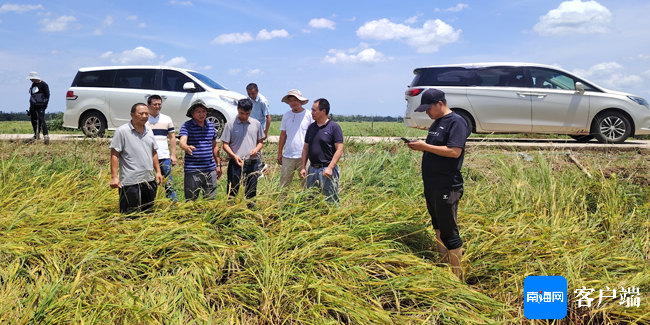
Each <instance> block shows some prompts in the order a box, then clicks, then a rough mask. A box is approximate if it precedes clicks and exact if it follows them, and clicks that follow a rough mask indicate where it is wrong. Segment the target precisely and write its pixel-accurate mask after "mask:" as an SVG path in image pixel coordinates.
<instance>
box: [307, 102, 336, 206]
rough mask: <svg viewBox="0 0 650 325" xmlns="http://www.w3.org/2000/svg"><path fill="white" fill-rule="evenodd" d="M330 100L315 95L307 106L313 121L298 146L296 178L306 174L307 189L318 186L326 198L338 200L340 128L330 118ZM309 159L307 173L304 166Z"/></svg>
mask: <svg viewBox="0 0 650 325" xmlns="http://www.w3.org/2000/svg"><path fill="white" fill-rule="evenodd" d="M329 114H330V103H329V102H328V101H327V99H324V98H319V99H317V100H316V101H315V102H314V105H312V107H311V115H312V117H313V119H314V121H315V122H314V123H312V124H311V125H309V128H307V133H306V134H305V145H304V146H303V149H302V168H301V169H300V177H302V178H305V177H307V188H310V187H312V186H320V188H321V190H322V191H323V194H325V197H326V200H327V201H329V202H336V203H338V202H339V167H338V166H337V165H336V164H337V163H338V162H339V159H340V158H341V155H342V154H343V131H341V127H340V126H339V125H338V124H336V122H333V121H330V119H329ZM307 159H309V163H310V166H309V174H308V173H307V170H306V169H305V168H306V165H307Z"/></svg>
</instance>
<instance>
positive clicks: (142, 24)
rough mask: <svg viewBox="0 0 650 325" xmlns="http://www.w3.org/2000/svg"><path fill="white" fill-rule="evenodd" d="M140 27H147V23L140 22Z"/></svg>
mask: <svg viewBox="0 0 650 325" xmlns="http://www.w3.org/2000/svg"><path fill="white" fill-rule="evenodd" d="M138 27H140V28H145V27H147V24H145V23H140V25H138Z"/></svg>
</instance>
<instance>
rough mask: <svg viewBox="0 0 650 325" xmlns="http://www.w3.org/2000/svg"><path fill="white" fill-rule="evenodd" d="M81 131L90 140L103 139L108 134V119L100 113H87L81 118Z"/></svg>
mask: <svg viewBox="0 0 650 325" xmlns="http://www.w3.org/2000/svg"><path fill="white" fill-rule="evenodd" d="M81 131H83V133H84V135H85V136H87V137H89V138H95V137H102V136H104V133H105V132H106V119H105V118H104V116H103V115H102V114H101V113H99V112H90V113H86V114H85V115H84V116H83V117H82V118H81Z"/></svg>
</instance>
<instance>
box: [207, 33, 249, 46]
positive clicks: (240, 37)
mask: <svg viewBox="0 0 650 325" xmlns="http://www.w3.org/2000/svg"><path fill="white" fill-rule="evenodd" d="M251 41H253V37H252V36H251V33H243V34H241V33H232V34H221V35H219V36H217V37H216V38H215V39H213V40H212V42H211V44H229V43H233V44H241V43H246V42H251Z"/></svg>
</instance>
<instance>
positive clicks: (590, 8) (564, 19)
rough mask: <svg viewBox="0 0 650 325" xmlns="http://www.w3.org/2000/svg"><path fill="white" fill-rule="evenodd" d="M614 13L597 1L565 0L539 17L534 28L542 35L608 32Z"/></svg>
mask: <svg viewBox="0 0 650 325" xmlns="http://www.w3.org/2000/svg"><path fill="white" fill-rule="evenodd" d="M611 19H612V13H611V12H610V11H609V9H607V8H605V7H604V6H602V5H601V4H599V3H598V2H596V1H587V2H582V1H581V0H571V1H565V2H562V3H561V4H560V6H559V7H558V8H557V9H553V10H551V11H549V12H548V13H547V14H546V15H544V16H541V17H539V22H538V23H537V24H536V25H535V26H533V30H535V31H536V32H538V33H539V34H540V35H542V36H558V35H565V34H576V33H579V34H589V33H605V32H608V31H609V29H608V28H607V24H609V22H610V21H611Z"/></svg>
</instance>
